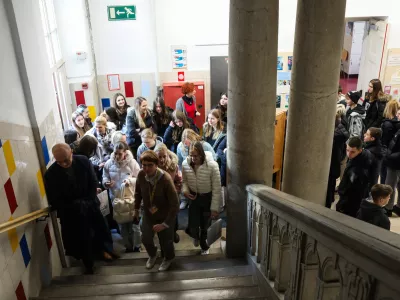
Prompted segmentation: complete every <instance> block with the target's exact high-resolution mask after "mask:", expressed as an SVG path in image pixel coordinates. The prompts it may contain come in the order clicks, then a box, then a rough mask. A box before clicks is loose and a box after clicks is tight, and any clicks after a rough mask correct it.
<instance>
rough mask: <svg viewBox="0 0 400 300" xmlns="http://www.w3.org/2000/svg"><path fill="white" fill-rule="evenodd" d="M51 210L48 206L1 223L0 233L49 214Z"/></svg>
mask: <svg viewBox="0 0 400 300" xmlns="http://www.w3.org/2000/svg"><path fill="white" fill-rule="evenodd" d="M49 212H50V210H49V208H48V207H46V208H43V209H39V210H37V211H34V212H31V213H29V214H26V215H23V216H21V217H18V218H16V219H14V220H10V221H7V222H5V223H3V224H0V233H3V232H6V231H9V230H11V229H14V228H17V227H18V226H21V225H24V224H26V223H29V222H32V221H34V220H37V219H39V218H41V217H44V216H47V215H48V214H49Z"/></svg>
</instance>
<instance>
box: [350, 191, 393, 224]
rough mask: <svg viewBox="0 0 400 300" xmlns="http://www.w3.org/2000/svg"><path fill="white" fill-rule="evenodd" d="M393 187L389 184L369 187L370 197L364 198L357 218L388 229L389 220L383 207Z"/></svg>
mask: <svg viewBox="0 0 400 300" xmlns="http://www.w3.org/2000/svg"><path fill="white" fill-rule="evenodd" d="M391 194H393V189H392V188H391V187H390V186H389V185H385V184H375V185H374V186H373V187H372V189H371V196H372V199H364V200H363V202H362V203H361V206H360V210H359V211H358V213H357V219H360V220H363V221H365V222H368V223H370V224H373V225H376V226H379V227H381V228H383V229H387V230H390V220H389V218H388V216H387V215H386V210H385V209H384V208H383V207H384V206H385V205H386V204H387V203H388V201H389V198H390V195H391Z"/></svg>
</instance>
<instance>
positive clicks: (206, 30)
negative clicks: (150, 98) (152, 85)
mask: <svg viewBox="0 0 400 300" xmlns="http://www.w3.org/2000/svg"><path fill="white" fill-rule="evenodd" d="M155 16H156V28H157V47H158V61H159V71H160V72H171V71H172V61H171V45H185V46H187V49H188V70H196V71H200V70H209V68H210V56H225V55H228V46H227V45H223V46H196V45H204V44H228V41H229V0H218V1H215V0H202V1H201V2H199V1H197V0H169V1H165V0H156V14H155Z"/></svg>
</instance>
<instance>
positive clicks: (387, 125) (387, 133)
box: [381, 100, 400, 184]
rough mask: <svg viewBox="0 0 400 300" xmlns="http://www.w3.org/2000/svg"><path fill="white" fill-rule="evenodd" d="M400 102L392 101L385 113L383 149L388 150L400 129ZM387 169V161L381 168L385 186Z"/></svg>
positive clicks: (382, 180) (382, 181)
mask: <svg viewBox="0 0 400 300" xmlns="http://www.w3.org/2000/svg"><path fill="white" fill-rule="evenodd" d="M399 107H400V106H399V102H398V101H397V100H390V101H389V102H388V103H387V105H386V107H385V110H384V112H383V117H384V119H383V122H382V127H381V128H382V138H381V141H382V147H383V148H385V149H387V148H388V147H389V144H390V141H391V140H392V139H393V137H394V135H395V134H396V132H397V131H398V130H399V129H400V120H398V118H397V111H398V110H399ZM386 173H387V167H386V164H385V160H383V162H382V167H381V183H382V184H385V181H386Z"/></svg>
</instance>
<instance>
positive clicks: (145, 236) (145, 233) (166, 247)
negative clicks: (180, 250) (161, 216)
mask: <svg viewBox="0 0 400 300" xmlns="http://www.w3.org/2000/svg"><path fill="white" fill-rule="evenodd" d="M154 225H156V223H154V222H153V221H152V220H151V219H150V218H149V217H148V216H147V215H146V213H145V214H144V215H143V218H142V222H141V229H142V243H143V245H144V247H145V248H146V251H147V253H148V254H149V256H150V257H154V256H156V254H157V247H156V245H155V244H154V231H153V226H154ZM167 225H168V226H169V228H166V229H164V230H163V231H161V232H159V233H158V239H159V241H160V246H161V250H162V252H163V253H164V257H165V259H166V260H170V259H173V258H174V257H175V248H174V233H175V230H174V225H175V220H173V222H171V224H167Z"/></svg>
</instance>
